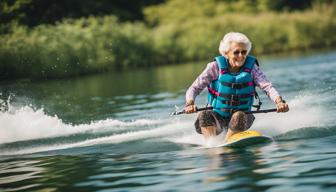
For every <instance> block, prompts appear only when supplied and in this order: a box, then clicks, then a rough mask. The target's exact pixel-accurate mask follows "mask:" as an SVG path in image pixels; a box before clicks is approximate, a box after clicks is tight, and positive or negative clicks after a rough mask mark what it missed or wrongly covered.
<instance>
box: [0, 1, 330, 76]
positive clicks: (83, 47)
mask: <svg viewBox="0 0 336 192" xmlns="http://www.w3.org/2000/svg"><path fill="white" fill-rule="evenodd" d="M9 2H14V3H9ZM48 2H49V4H46V3H45V1H43V0H20V1H19V0H17V1H10V0H4V1H2V2H0V19H2V20H4V21H5V22H4V23H1V25H0V34H1V35H0V78H2V79H11V78H30V79H48V78H62V77H67V76H76V75H82V74H87V73H96V72H102V71H108V70H116V69H125V68H128V69H130V70H133V69H132V68H135V67H144V66H155V65H160V64H169V63H177V62H185V61H195V60H201V59H202V60H203V59H211V58H212V57H214V56H215V55H217V54H218V44H219V41H220V39H221V38H222V37H223V35H224V34H225V33H227V32H229V31H240V32H243V33H245V34H247V36H248V37H250V39H251V40H252V43H253V53H254V54H259V53H274V52H283V51H291V50H298V49H300V50H301V49H310V48H322V47H331V46H333V45H335V43H336V36H335V35H334V32H335V31H336V20H335V19H334V18H335V16H336V12H335V11H336V4H335V3H334V2H333V1H313V0H311V1H295V2H296V4H293V3H292V2H293V1H279V2H278V1H271V0H249V1H246V0H240V1H232V0H222V1H219V0H197V1H196V0H183V1H180V0H167V1H165V2H164V3H162V2H163V1H155V0H152V1H145V0H143V1H138V4H134V5H130V6H127V4H125V3H124V4H123V3H122V2H124V1H121V0H120V1H107V0H102V1H97V2H100V4H99V3H95V2H96V1H94V2H93V1H89V0H85V1H79V0H73V1H56V0H55V1H53V0H51V1H48ZM57 2H58V3H57ZM69 2H71V3H69ZM81 2H83V3H81ZM118 2H119V4H116V3H118ZM125 2H126V1H125ZM144 2H147V3H146V4H145V3H144ZM159 3H161V4H159ZM50 5H53V6H51V8H50V11H51V12H49V15H48V16H45V17H39V16H38V15H39V14H47V12H45V10H44V9H42V7H43V8H48V7H46V6H50ZM117 5H118V6H117ZM109 6H110V7H109ZM31 10H35V11H34V12H31ZM56 10H59V13H62V14H57V13H58V12H57V11H56ZM61 10H62V11H61ZM64 10H65V11H64ZM66 10H68V11H66ZM134 10H138V11H134ZM141 10H143V12H142V11H141ZM33 13H34V14H36V15H35V16H34V15H33V16H32V17H31V15H29V14H33Z"/></svg>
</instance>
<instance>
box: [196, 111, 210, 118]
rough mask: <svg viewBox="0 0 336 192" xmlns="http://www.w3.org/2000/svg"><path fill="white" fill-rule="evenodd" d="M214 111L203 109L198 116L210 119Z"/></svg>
mask: <svg viewBox="0 0 336 192" xmlns="http://www.w3.org/2000/svg"><path fill="white" fill-rule="evenodd" d="M211 114H212V111H208V110H206V111H201V112H199V114H198V118H199V119H209V118H211V117H212V115H211Z"/></svg>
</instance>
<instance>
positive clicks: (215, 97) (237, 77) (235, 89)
mask: <svg viewBox="0 0 336 192" xmlns="http://www.w3.org/2000/svg"><path fill="white" fill-rule="evenodd" d="M215 60H216V62H217V64H218V68H219V76H218V79H216V80H213V81H212V82H211V83H210V85H209V86H208V91H209V92H208V103H209V104H210V105H211V106H212V107H213V110H214V111H215V112H217V113H218V114H219V115H221V116H222V117H224V118H230V117H231V115H232V114H233V113H234V112H235V111H251V107H252V105H253V101H254V96H255V94H256V92H255V85H254V82H253V79H252V75H251V71H252V69H253V67H254V64H255V63H258V62H257V59H256V58H255V57H253V56H250V55H248V56H247V57H246V60H245V63H244V65H243V66H242V67H241V69H240V71H239V72H238V73H236V74H233V73H230V72H229V63H228V59H226V58H225V57H223V56H218V57H216V58H215ZM259 104H261V102H260V100H259Z"/></svg>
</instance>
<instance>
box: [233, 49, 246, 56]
mask: <svg viewBox="0 0 336 192" xmlns="http://www.w3.org/2000/svg"><path fill="white" fill-rule="evenodd" d="M239 53H240V54H242V55H243V56H245V55H246V54H247V50H241V51H239V50H236V51H234V52H233V54H234V55H235V56H238V55H239Z"/></svg>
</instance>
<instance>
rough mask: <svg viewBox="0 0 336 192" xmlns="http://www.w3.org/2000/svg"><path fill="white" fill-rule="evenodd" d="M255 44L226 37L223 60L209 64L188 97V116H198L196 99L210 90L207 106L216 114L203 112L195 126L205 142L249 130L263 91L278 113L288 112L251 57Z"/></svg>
mask: <svg viewBox="0 0 336 192" xmlns="http://www.w3.org/2000/svg"><path fill="white" fill-rule="evenodd" d="M251 47H252V44H251V42H250V40H249V39H248V38H247V37H246V36H245V35H244V34H242V33H238V32H230V33H227V34H226V35H225V36H224V38H223V39H222V40H221V42H220V45H219V52H220V54H221V55H222V56H218V57H216V58H215V60H214V61H213V62H210V63H209V64H208V65H207V67H206V69H205V70H204V71H203V72H202V73H201V74H200V75H199V76H198V77H197V79H196V80H195V81H194V83H193V84H192V85H191V86H190V87H189V89H188V91H187V93H186V106H185V109H184V110H185V112H186V113H193V112H196V110H197V107H196V105H195V102H194V101H195V98H196V96H197V95H199V94H200V92H201V91H202V90H203V89H204V88H205V87H208V91H209V92H208V103H209V104H210V105H211V106H212V107H213V110H208V111H202V112H200V113H199V114H198V117H197V120H196V122H195V128H196V131H197V132H198V133H200V134H203V135H204V137H205V138H209V137H211V136H216V135H218V134H219V133H221V132H222V131H223V130H225V131H226V136H225V140H227V139H228V138H229V137H230V136H231V135H233V134H235V133H238V132H241V131H245V130H247V129H249V128H250V127H251V125H252V123H253V121H254V116H253V115H252V114H245V113H244V111H251V107H252V104H253V99H254V96H255V94H256V92H255V86H257V87H259V88H261V89H262V90H263V91H264V92H265V93H266V94H267V96H268V97H269V98H270V99H271V100H272V101H273V102H274V103H275V105H276V108H277V112H287V111H288V110H289V108H288V105H287V104H286V103H285V101H284V100H282V97H281V96H280V94H279V93H278V91H277V90H276V89H275V88H274V87H273V86H272V83H271V82H270V81H269V80H267V78H266V76H265V74H264V73H263V72H262V71H261V70H260V68H259V66H258V62H257V59H256V58H255V57H253V56H250V55H248V54H249V52H250V50H251Z"/></svg>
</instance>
